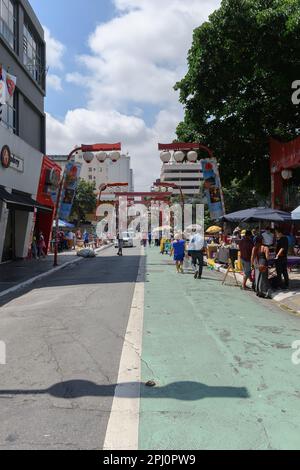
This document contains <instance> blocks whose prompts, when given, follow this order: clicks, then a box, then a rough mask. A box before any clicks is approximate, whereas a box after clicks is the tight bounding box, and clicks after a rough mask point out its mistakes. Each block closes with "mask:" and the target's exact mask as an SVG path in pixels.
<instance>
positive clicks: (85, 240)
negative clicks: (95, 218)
mask: <svg viewBox="0 0 300 470" xmlns="http://www.w3.org/2000/svg"><path fill="white" fill-rule="evenodd" d="M89 242H90V236H89V233H88V232H87V231H86V230H85V231H84V234H83V243H84V247H85V248H88V246H89Z"/></svg>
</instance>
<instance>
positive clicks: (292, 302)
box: [210, 264, 300, 314]
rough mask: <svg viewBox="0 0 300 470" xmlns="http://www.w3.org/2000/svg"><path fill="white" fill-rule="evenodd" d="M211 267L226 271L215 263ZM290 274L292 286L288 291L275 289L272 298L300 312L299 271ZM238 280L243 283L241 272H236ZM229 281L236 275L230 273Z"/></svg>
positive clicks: (232, 280) (297, 312)
mask: <svg viewBox="0 0 300 470" xmlns="http://www.w3.org/2000/svg"><path fill="white" fill-rule="evenodd" d="M210 269H213V270H215V271H217V272H220V273H221V274H222V276H224V274H225V273H226V268H224V267H223V266H222V265H219V264H214V265H213V266H212V265H211V266H210ZM289 276H290V288H289V290H288V291H284V290H280V289H278V290H273V291H272V294H271V295H272V299H273V300H274V301H276V302H278V303H279V304H280V305H281V306H282V307H284V308H287V309H289V310H292V311H293V312H294V313H295V314H300V279H299V272H296V273H295V272H292V273H289ZM236 277H237V280H238V282H239V283H240V284H241V285H242V282H243V276H242V274H241V273H238V272H237V273H236ZM226 282H227V283H230V282H235V281H234V276H233V274H232V273H229V275H228V278H227V281H226ZM248 287H250V288H251V283H250V281H248Z"/></svg>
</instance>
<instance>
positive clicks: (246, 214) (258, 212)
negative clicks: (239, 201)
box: [221, 207, 292, 222]
mask: <svg viewBox="0 0 300 470" xmlns="http://www.w3.org/2000/svg"><path fill="white" fill-rule="evenodd" d="M221 220H225V221H227V222H251V221H254V220H266V221H269V222H290V221H291V220H292V217H291V214H290V212H284V211H280V210H277V209H270V208H268V207H253V208H251V209H244V210H242V211H237V212H232V213H231V214H226V215H224V216H223V217H222V218H221Z"/></svg>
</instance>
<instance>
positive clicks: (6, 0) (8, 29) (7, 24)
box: [0, 0, 16, 50]
mask: <svg viewBox="0 0 300 470" xmlns="http://www.w3.org/2000/svg"><path fill="white" fill-rule="evenodd" d="M0 34H1V35H2V36H3V37H4V39H5V40H6V41H7V42H8V44H9V45H10V47H11V48H12V49H14V50H15V49H16V8H15V4H14V2H12V1H11V0H0Z"/></svg>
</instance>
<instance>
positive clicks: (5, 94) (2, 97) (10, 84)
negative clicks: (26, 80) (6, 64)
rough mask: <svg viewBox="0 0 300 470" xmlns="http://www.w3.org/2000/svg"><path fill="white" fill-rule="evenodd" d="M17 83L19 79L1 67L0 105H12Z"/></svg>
mask: <svg viewBox="0 0 300 470" xmlns="http://www.w3.org/2000/svg"><path fill="white" fill-rule="evenodd" d="M16 83H17V77H15V76H14V75H11V74H10V73H7V72H6V70H4V68H3V67H2V65H0V104H2V105H3V104H10V105H12V103H13V96H14V92H15V89H16Z"/></svg>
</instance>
